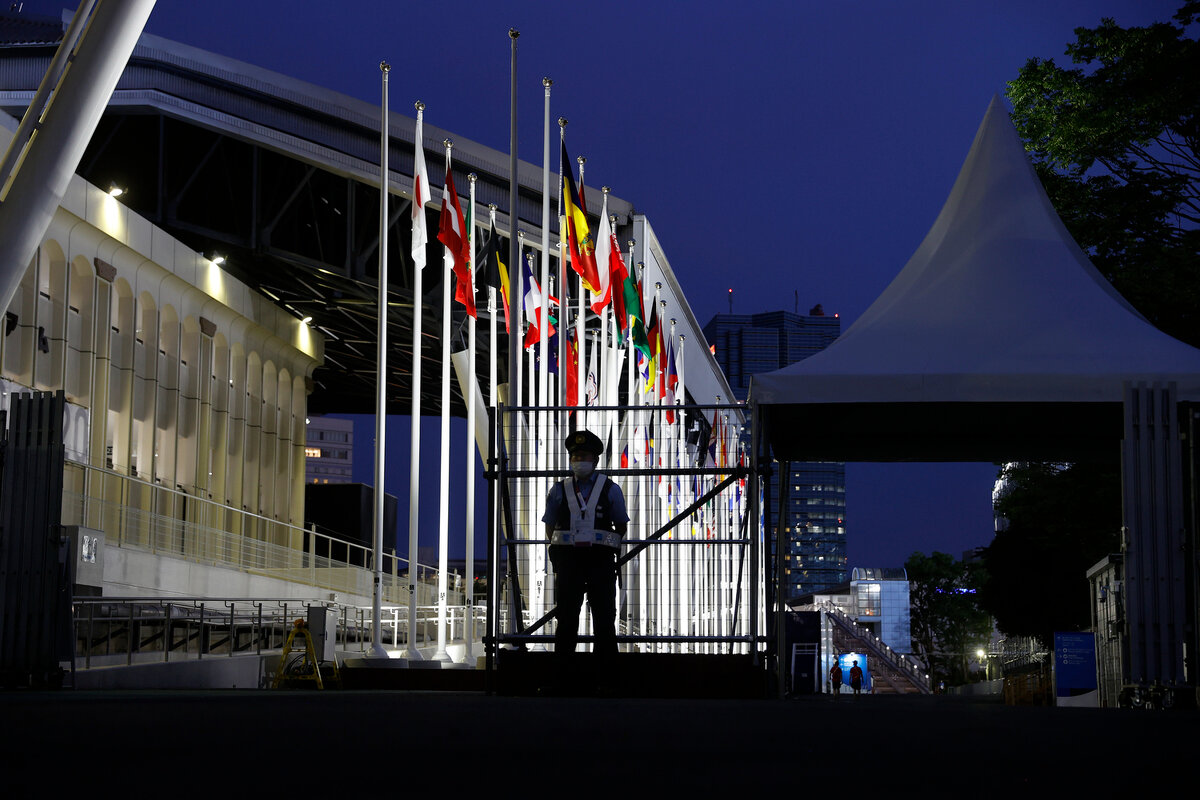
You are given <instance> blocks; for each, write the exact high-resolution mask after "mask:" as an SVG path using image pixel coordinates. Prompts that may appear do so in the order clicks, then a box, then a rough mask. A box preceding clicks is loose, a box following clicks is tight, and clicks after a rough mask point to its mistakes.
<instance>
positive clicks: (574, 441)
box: [563, 431, 604, 455]
mask: <svg viewBox="0 0 1200 800" xmlns="http://www.w3.org/2000/svg"><path fill="white" fill-rule="evenodd" d="M563 444H564V445H566V448H567V452H568V453H574V452H575V451H576V450H583V451H585V452H588V453H594V454H596V455H600V454H601V453H603V452H604V442H602V441H600V437H599V436H597V435H596V434H594V433H592V432H591V431H575V432H574V433H572V434H571V435H570V436H568V437H567V440H566V441H565V442H564V443H563Z"/></svg>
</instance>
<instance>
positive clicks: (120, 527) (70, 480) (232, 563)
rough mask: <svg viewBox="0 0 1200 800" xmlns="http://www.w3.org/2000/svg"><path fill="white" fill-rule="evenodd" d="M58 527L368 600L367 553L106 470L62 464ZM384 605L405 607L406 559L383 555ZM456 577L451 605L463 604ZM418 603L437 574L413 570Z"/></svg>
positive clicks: (430, 599) (431, 590) (431, 595)
mask: <svg viewBox="0 0 1200 800" xmlns="http://www.w3.org/2000/svg"><path fill="white" fill-rule="evenodd" d="M66 473H67V475H66V480H65V482H64V483H65V485H66V487H67V488H66V489H65V490H64V492H63V511H62V522H63V524H64V525H81V526H84V527H87V528H93V529H96V530H100V531H103V532H104V534H105V543H106V546H116V547H126V548H132V549H137V550H143V551H147V552H151V553H157V554H160V555H167V556H173V557H177V558H182V559H185V560H188V561H192V562H196V563H201V564H209V565H213V566H221V567H228V568H232V569H237V570H239V571H243V572H249V573H254V574H257V575H264V576H267V577H271V578H277V579H280V580H285V581H291V582H295V583H302V584H306V585H309V586H313V587H316V588H320V589H326V590H330V591H334V592H341V593H345V594H353V595H358V596H365V597H370V596H371V594H372V592H373V586H372V557H373V556H372V549H371V548H369V547H364V546H362V545H358V544H354V543H352V542H346V541H344V540H342V539H338V538H335V537H332V536H327V535H325V534H321V533H318V532H316V531H311V530H306V529H304V528H302V527H299V526H296V525H290V524H288V523H286V522H281V521H279V520H275V519H270V518H268V517H264V516H261V515H258V514H252V513H250V512H248V511H240V510H238V509H234V508H230V507H229V506H225V505H222V504H220V503H216V502H214V501H212V500H208V499H206V498H198V497H194V496H192V495H189V494H187V493H186V492H183V491H181V490H178V489H170V488H167V487H165V486H159V485H156V484H152V483H147V482H145V481H143V480H139V479H138V478H134V477H131V476H128V475H122V474H120V473H118V472H114V471H112V470H106V469H100V468H97V467H88V466H84V465H81V464H75V463H68V464H67V466H66ZM383 573H384V574H383V601H384V602H385V603H399V604H407V603H408V559H406V558H401V557H399V556H397V555H395V554H393V553H388V552H385V553H384V554H383ZM460 581H461V579H460V578H456V579H454V580H452V581H451V587H450V592H449V594H448V597H449V601H450V602H451V603H456V604H459V605H461V604H462V602H463V600H462V597H463V595H462V590H463V587H462V586H461V585H456V584H460ZM416 585H417V592H418V595H417V602H418V603H419V604H422V605H424V604H433V603H435V602H436V600H437V570H436V569H435V568H433V567H429V566H425V565H421V564H418V565H417V581H416Z"/></svg>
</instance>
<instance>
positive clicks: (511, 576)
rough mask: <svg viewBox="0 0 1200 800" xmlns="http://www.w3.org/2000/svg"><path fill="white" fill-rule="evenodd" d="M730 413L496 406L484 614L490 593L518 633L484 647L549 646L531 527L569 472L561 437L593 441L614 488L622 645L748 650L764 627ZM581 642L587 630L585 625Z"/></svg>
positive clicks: (535, 528) (744, 481)
mask: <svg viewBox="0 0 1200 800" xmlns="http://www.w3.org/2000/svg"><path fill="white" fill-rule="evenodd" d="M743 411H744V409H743V408H741V407H739V406H728V405H724V406H722V405H711V406H650V405H647V406H604V407H601V406H593V407H590V408H586V409H575V408H568V407H519V408H501V409H500V410H499V412H498V414H497V417H496V418H495V419H494V420H493V424H492V425H491V435H492V442H493V448H494V449H493V452H497V453H499V454H500V456H499V458H498V459H497V460H496V464H495V470H494V471H492V472H491V473H490V474H491V477H492V485H491V491H490V492H489V502H490V504H491V506H492V511H493V516H492V519H493V526H492V527H493V534H494V535H493V539H492V541H493V549H492V552H491V555H490V565H491V566H490V570H489V586H490V587H492V588H493V589H495V590H496V592H497V593H496V594H495V595H494V596H492V597H490V598H489V604H490V605H496V606H498V605H499V604H500V598H499V594H498V592H499V587H501V586H503V587H504V588H505V589H506V590H507V598H508V605H507V606H506V608H505V610H506V611H508V612H509V619H513V620H517V619H520V620H525V621H527V623H526V625H524V626H516V627H514V626H509V627H508V628H507V629H505V628H503V627H501V626H497V625H493V626H492V630H491V632H490V633H491V635H492V636H493V638H494V641H495V642H496V643H503V642H534V643H536V642H549V641H550V640H552V637H553V632H554V629H555V621H554V618H553V609H554V606H555V581H554V573H553V570H552V568H550V565H549V559H548V542H547V541H546V537H545V530H544V524H543V523H542V522H541V518H542V515H543V513H544V512H545V507H546V496H547V494H548V492H549V490H550V488H551V486H553V484H554V483H555V482H556V481H559V480H561V479H563V478H565V477H566V476H568V475H569V474H570V473H569V471H568V462H567V456H566V453H565V452H564V449H563V444H562V442H563V439H564V437H565V436H566V432H568V431H570V430H572V429H574V428H576V427H583V428H587V429H589V430H592V431H593V432H594V433H597V434H598V435H599V436H600V437H601V439H602V440H603V441H604V442H605V455H604V456H603V457H602V458H601V462H600V465H599V471H600V472H602V473H603V474H605V475H607V476H608V477H610V478H612V479H613V481H614V482H616V483H617V485H618V486H620V487H621V490H622V491H623V493H624V495H625V500H626V506H627V509H628V511H629V517H630V523H629V527H628V532H627V534H626V536H625V538H624V540H623V542H622V547H621V549H620V556H619V559H618V563H619V575H620V579H619V587H618V596H617V609H618V612H617V613H618V620H617V625H618V641H619V642H620V644H621V647H622V648H623V649H626V650H637V651H653V652H739V653H744V652H749V651H750V650H751V649H752V648H753V647H755V643H756V642H757V641H758V640H759V638H758V633H759V631H761V630H763V624H764V610H763V607H762V601H761V598H762V597H763V589H764V587H763V585H762V576H763V570H762V561H761V559H762V557H763V548H762V547H761V539H762V537H761V531H760V529H759V523H758V520H759V517H758V503H759V492H758V489H757V481H756V480H755V479H754V478H753V476H752V472H751V469H750V459H749V449H748V448H749V441H748V438H747V437H746V436H745V435H744V431H743V430H742V429H741V421H742V415H743ZM497 420H498V421H499V424H496V421H497ZM714 421H715V422H714ZM584 613H585V615H586V611H585V612H584ZM580 632H581V633H583V634H586V633H588V632H590V620H586V618H585V621H584V624H583V625H581V628H580ZM584 640H585V641H586V637H585V638H584Z"/></svg>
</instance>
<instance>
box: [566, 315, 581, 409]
mask: <svg viewBox="0 0 1200 800" xmlns="http://www.w3.org/2000/svg"><path fill="white" fill-rule="evenodd" d="M566 369H567V405H569V406H577V405H579V329H578V328H573V329H572V330H571V338H570V339H568V340H567V366H566Z"/></svg>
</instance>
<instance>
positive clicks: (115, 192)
mask: <svg viewBox="0 0 1200 800" xmlns="http://www.w3.org/2000/svg"><path fill="white" fill-rule="evenodd" d="M123 194H125V189H124V188H122V187H120V186H117V185H116V184H115V183H114V184H112V185H110V186H109V187H108V196H109V197H120V196H121V195H123Z"/></svg>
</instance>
